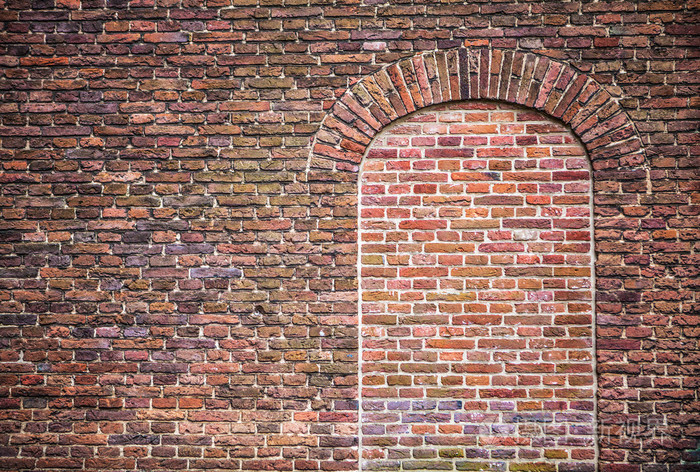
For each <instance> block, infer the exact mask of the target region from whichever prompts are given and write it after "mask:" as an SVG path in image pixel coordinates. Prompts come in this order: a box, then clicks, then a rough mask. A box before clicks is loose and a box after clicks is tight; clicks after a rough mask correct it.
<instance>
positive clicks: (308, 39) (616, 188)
mask: <svg viewBox="0 0 700 472" xmlns="http://www.w3.org/2000/svg"><path fill="white" fill-rule="evenodd" d="M697 9H698V5H697V2H695V1H685V2H646V1H644V2H642V1H639V2H632V1H616V2H546V1H544V2H528V3H520V2H514V1H504V2H490V1H484V2H476V3H468V4H436V3H427V4H421V3H416V2H410V3H400V4H399V3H396V2H389V3H376V2H371V1H367V2H347V3H338V4H333V3H331V4H329V3H327V2H306V3H298V2H297V3H295V4H294V5H292V4H290V3H289V2H287V3H284V2H280V1H276V0H270V1H266V2H252V1H249V0H226V1H206V2H190V1H185V2H182V1H174V0H173V1H170V0H108V1H106V2H105V1H101V0H32V1H29V0H15V1H7V2H5V4H4V5H3V9H2V11H1V12H0V29H1V32H0V70H1V73H0V120H1V122H0V166H1V169H0V185H1V187H0V214H1V216H2V218H1V219H0V225H1V226H0V324H1V325H2V326H0V333H1V334H0V407H2V410H0V458H1V460H0V467H1V468H5V469H9V470H51V471H53V470H66V469H73V470H185V469H189V470H212V469H214V470H245V471H258V470H355V469H357V461H358V453H359V451H358V440H359V432H358V426H359V410H358V403H359V400H360V393H359V392H358V376H357V371H358V368H359V360H358V338H359V335H358V327H359V319H358V272H357V262H358V259H357V256H358V244H357V233H358V226H357V225H358V214H357V210H358V198H357V197H358V178H359V170H360V164H361V163H362V162H363V157H364V156H365V153H366V152H367V151H368V148H369V146H370V143H371V141H372V139H373V138H375V136H376V135H377V134H378V133H379V132H380V131H381V130H382V129H384V128H386V127H387V126H390V125H391V124H392V123H394V122H396V121H397V120H399V119H401V118H402V117H404V116H406V115H408V114H409V113H413V112H419V113H421V110H423V109H424V108H426V107H429V106H434V105H439V104H443V103H446V102H465V101H474V100H481V101H483V100H497V101H500V102H505V103H507V104H508V105H501V106H510V107H513V106H516V105H519V106H524V107H526V108H527V109H528V110H530V111H533V110H538V111H539V112H541V113H544V115H545V116H546V117H547V118H546V119H547V120H551V117H553V118H554V119H558V120H561V121H562V122H563V123H565V124H566V125H567V126H569V127H570V128H571V129H572V131H573V133H574V135H575V136H576V137H577V138H578V139H580V140H581V142H582V144H583V146H584V148H585V151H586V153H587V155H588V158H589V159H590V160H591V169H592V182H593V187H592V194H593V208H594V212H593V213H594V215H593V216H594V241H595V243H594V245H595V254H596V262H595V272H596V289H595V301H596V306H595V322H596V326H595V328H596V333H595V339H594V340H595V346H596V356H597V371H598V375H597V392H598V397H597V422H598V430H599V444H598V446H599V456H598V463H599V469H600V470H601V471H604V472H656V471H666V472H671V471H684V470H697V462H698V460H700V457H699V456H698V452H697V444H698V437H699V434H700V433H698V423H699V422H700V417H699V414H698V393H697V392H698V378H699V376H698V372H699V369H698V365H699V362H698V361H699V359H700V356H698V334H699V332H698V324H699V322H700V321H699V320H700V316H699V315H698V300H697V291H698V290H697V289H698V283H697V280H698V269H697V266H698V256H697V244H698V243H697V241H698V229H697V228H698V224H697V216H698V181H699V180H700V179H698V172H697V169H698V167H699V166H698V160H697V156H698V147H697V133H696V130H697V128H698V113H697V108H698V103H699V100H698V93H697V79H698V57H697V45H698V35H697V32H698V31H697V26H696V24H697ZM467 103H469V102H467ZM482 103H483V102H482ZM543 119H544V118H543ZM548 122H549V121H548ZM472 131H474V130H472ZM461 132H462V131H461ZM464 132H466V129H465V131H464ZM470 132H471V131H470ZM435 159H437V160H442V159H443V157H442V156H440V157H438V156H436V157H435ZM509 159H510V157H509ZM489 160H491V159H490V158H489ZM365 162H367V160H366V161H365ZM466 171H469V172H478V170H471V169H468V170H465V172H464V173H465V176H464V177H465V178H467V177H468V176H467V175H466V173H467V172H466ZM421 172H422V171H421ZM426 172H427V171H426ZM553 172H556V171H553ZM577 172H579V171H577ZM567 178H576V179H578V178H581V176H580V175H578V174H576V175H570V176H568V177H567ZM464 182H467V181H464ZM432 183H433V182H430V181H429V182H426V183H425V184H426V185H428V186H426V187H424V188H423V190H421V191H431V189H432V187H430V184H432ZM435 184H436V185H437V183H435ZM426 195H430V194H426ZM491 196H492V195H484V197H491ZM533 196H537V197H540V196H541V195H533ZM485 202H488V200H485V201H484V205H486V203H485ZM500 205H502V206H503V207H504V208H508V206H509V205H508V204H506V203H501V204H500ZM535 206H536V205H535ZM504 221H505V220H504ZM528 229H537V228H528ZM408 230H409V228H407V229H406V231H408ZM427 231H432V230H427ZM469 349H470V348H466V347H465V350H464V352H469ZM465 365H466V364H465ZM555 462H557V460H554V461H550V462H547V463H546V464H544V465H541V466H540V467H541V468H542V469H543V470H547V468H548V467H550V466H551V465H552V464H553V463H555ZM560 462H561V461H560ZM418 465H420V464H418ZM517 467H518V466H517V465H516V464H512V469H513V470H517Z"/></svg>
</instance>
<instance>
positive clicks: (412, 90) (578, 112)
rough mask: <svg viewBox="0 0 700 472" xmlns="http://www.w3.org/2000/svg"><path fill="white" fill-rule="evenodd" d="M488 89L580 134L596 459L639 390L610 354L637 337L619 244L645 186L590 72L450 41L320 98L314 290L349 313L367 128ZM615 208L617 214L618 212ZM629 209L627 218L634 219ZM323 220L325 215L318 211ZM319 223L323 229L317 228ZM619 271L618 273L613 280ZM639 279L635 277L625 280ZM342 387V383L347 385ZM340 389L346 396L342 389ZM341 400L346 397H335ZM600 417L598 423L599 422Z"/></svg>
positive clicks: (347, 318)
mask: <svg viewBox="0 0 700 472" xmlns="http://www.w3.org/2000/svg"><path fill="white" fill-rule="evenodd" d="M478 99H490V100H500V101H504V102H508V103H513V104H518V105H522V106H525V107H528V108H533V109H536V110H539V111H541V112H544V113H545V114H547V115H549V116H551V117H554V118H556V119H558V120H561V121H562V122H563V123H565V124H566V125H568V126H569V127H570V128H571V130H572V132H573V133H574V134H575V135H576V136H577V137H578V138H579V139H580V140H581V142H582V143H583V145H584V147H585V149H586V151H587V153H588V157H589V158H590V160H591V165H592V169H593V182H594V188H593V194H594V217H595V219H594V225H595V241H596V243H595V244H596V245H595V250H596V254H597V265H596V278H597V286H596V290H595V295H596V326H597V334H596V342H597V345H596V354H597V358H598V361H599V364H598V373H599V377H598V422H599V430H600V431H601V433H602V434H601V436H600V438H599V441H600V452H599V454H600V455H599V460H600V461H601V462H602V463H606V462H610V463H613V462H616V461H618V460H620V458H621V457H624V454H623V455H622V456H621V455H620V451H621V450H623V449H626V448H629V447H630V446H629V444H630V443H629V442H626V438H625V437H624V435H625V434H627V432H626V431H625V430H624V429H620V428H616V427H614V426H613V427H611V428H607V425H619V424H620V423H621V422H624V421H625V420H626V419H629V418H631V417H634V415H633V413H634V412H635V411H636V410H634V409H633V408H632V407H630V405H632V404H633V403H634V402H635V401H639V400H640V398H639V394H638V393H635V392H624V393H623V394H622V397H623V398H624V400H625V402H626V403H623V404H622V405H621V404H620V402H619V401H618V399H619V398H622V397H621V393H620V387H626V386H628V382H627V379H628V378H629V377H631V376H634V375H635V371H634V370H629V369H626V368H625V366H622V365H621V364H620V363H621V362H625V361H627V356H628V353H630V352H631V351H639V350H640V346H641V341H640V340H639V339H638V338H632V337H630V338H627V337H626V336H625V333H626V329H627V327H630V326H635V325H639V324H640V323H641V320H640V317H639V313H640V312H641V311H642V310H643V309H644V308H643V307H642V303H641V301H642V298H641V297H642V296H641V292H642V291H643V287H644V284H643V283H641V280H642V279H643V275H642V274H641V273H640V270H639V267H638V265H639V264H640V263H641V262H640V258H639V255H640V254H641V251H642V249H641V248H640V247H639V245H635V244H629V243H628V242H627V241H626V240H625V237H624V235H623V232H624V231H625V230H635V229H637V228H640V227H641V221H640V218H641V216H643V215H644V213H645V212H644V211H637V209H639V208H641V206H642V204H643V197H642V195H643V194H645V193H646V192H647V182H648V179H647V177H648V176H647V171H646V169H645V167H644V166H645V164H646V162H645V155H644V150H643V147H642V142H641V140H640V138H639V136H638V134H637V131H636V128H635V126H634V124H633V123H632V121H631V119H630V118H629V116H628V115H627V114H626V113H625V112H624V111H623V110H622V109H621V107H620V106H619V104H618V103H617V101H616V100H615V98H614V97H613V96H612V95H611V94H610V93H609V92H608V91H607V90H606V89H605V87H604V86H603V85H601V84H600V83H598V82H597V81H596V80H594V79H593V78H592V77H590V76H588V75H586V74H585V73H582V72H580V71H578V70H576V69H575V68H573V67H572V66H570V65H568V64H565V63H563V62H560V61H557V60H554V59H551V58H548V57H544V56H540V55H536V54H532V53H524V52H520V51H509V50H497V49H486V48H484V49H468V48H458V49H452V50H447V51H435V52H428V53H422V54H419V55H416V56H414V57H411V58H407V59H403V60H401V61H399V62H398V63H395V64H392V65H390V66H388V67H385V68H383V69H381V70H379V71H377V72H375V73H374V74H372V75H370V76H367V77H365V78H364V79H362V80H361V81H360V82H358V83H357V84H355V85H354V86H353V87H351V88H350V89H349V90H347V91H346V92H345V93H344V94H343V95H342V96H340V98H339V99H338V100H337V101H336V102H335V104H333V105H332V107H331V108H330V110H329V112H328V114H327V116H326V117H325V119H324V120H323V122H322V125H321V127H320V129H319V130H318V132H317V134H316V138H315V141H314V143H313V148H312V150H311V155H310V158H309V162H308V172H307V177H308V181H309V184H310V191H311V194H312V198H314V197H315V201H316V202H318V204H319V205H320V206H321V207H322V208H323V209H327V210H319V217H320V218H321V221H319V228H318V229H319V235H318V241H319V242H320V243H321V244H322V245H323V251H324V252H325V253H326V254H329V255H330V257H331V261H332V263H330V264H328V265H327V267H326V269H325V270H324V271H323V274H322V275H323V276H325V277H327V278H328V279H329V280H332V281H333V283H332V284H330V286H332V289H329V290H328V293H327V294H323V293H321V294H319V297H320V298H319V299H320V300H323V301H324V302H325V303H326V305H325V307H324V309H326V310H328V311H329V312H331V313H333V315H334V318H333V320H334V322H335V323H336V324H339V325H345V326H347V327H348V329H351V328H352V326H353V323H356V318H354V315H355V314H356V313H357V312H356V309H357V293H356V285H355V284H353V283H351V282H350V281H349V280H348V279H349V278H352V276H353V274H354V275H355V277H356V275H357V267H356V264H357V253H358V248H357V184H358V172H359V164H360V162H361V161H362V159H363V156H364V155H365V153H366V151H367V148H368V146H369V145H370V143H371V141H372V139H373V138H374V137H375V136H376V135H377V133H378V132H379V131H381V130H382V129H383V128H384V127H385V126H386V125H388V124H389V123H392V122H394V121H396V120H397V119H399V118H401V117H403V116H405V115H407V114H409V113H412V112H414V111H416V110H419V109H422V108H424V107H428V106H431V105H435V104H440V103H446V102H453V101H460V100H478ZM623 215H624V216H625V218H620V217H621V216H623ZM635 219H636V220H635ZM325 220H327V221H325ZM322 231H325V232H328V233H329V234H331V236H330V237H328V235H327V234H321V232H322ZM621 277H625V282H624V283H623V282H622V281H621ZM637 280H639V281H640V283H636V281H637ZM348 395H349V393H348ZM342 400H343V401H344V400H350V398H349V396H348V397H345V398H344V399H342ZM344 405H345V408H346V409H348V406H347V403H344ZM348 418H355V416H353V415H345V416H342V417H341V416H339V417H338V419H337V421H338V424H337V426H336V431H337V432H339V433H340V434H339V435H338V436H339V437H337V438H336V440H335V442H336V443H337V444H329V445H333V446H336V447H344V446H347V445H349V444H352V443H353V441H349V438H348V440H343V438H342V437H340V436H345V435H347V434H349V432H351V431H353V429H352V427H351V425H350V424H349V423H345V424H347V426H344V423H343V422H345V421H348ZM601 425H602V428H601Z"/></svg>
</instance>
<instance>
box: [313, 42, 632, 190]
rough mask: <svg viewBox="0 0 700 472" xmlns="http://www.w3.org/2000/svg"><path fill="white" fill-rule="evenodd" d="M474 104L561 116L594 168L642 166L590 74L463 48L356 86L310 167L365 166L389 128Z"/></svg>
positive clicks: (622, 118) (336, 109)
mask: <svg viewBox="0 0 700 472" xmlns="http://www.w3.org/2000/svg"><path fill="white" fill-rule="evenodd" d="M469 99H480V100H484V99H486V100H500V101H505V102H510V103H516V104H519V105H524V106H526V107H530V108H535V109H537V110H540V111H543V112H545V113H547V114H548V115H550V116H553V117H555V118H558V119H560V120H561V121H563V122H564V123H566V124H567V125H569V126H570V127H571V129H572V131H573V132H574V133H575V134H576V135H577V136H578V137H579V138H580V139H581V141H582V142H583V144H584V146H585V147H586V150H587V151H588V153H589V157H590V159H591V161H592V162H593V168H594V169H595V170H603V169H616V168H619V167H627V166H638V165H640V164H642V163H643V162H644V153H643V149H642V145H641V140H640V138H639V136H638V134H637V131H636V129H635V127H634V124H633V123H632V121H631V120H630V118H629V116H628V115H627V114H626V113H625V112H624V111H622V109H621V108H620V106H619V105H618V104H617V102H616V101H615V99H614V98H613V97H612V96H611V95H610V94H609V93H608V92H607V91H606V90H605V88H604V87H603V86H602V85H601V84H599V83H598V82H596V81H595V80H593V79H592V78H591V77H589V76H587V75H585V74H582V73H580V72H578V71H577V70H575V69H574V68H573V67H571V66H569V65H567V64H565V63H562V62H558V61H555V60H553V59H550V58H548V57H544V56H538V55H535V54H531V53H524V52H520V51H503V50H499V49H486V48H483V49H467V48H460V49H451V50H446V51H433V52H427V53H423V54H420V55H417V56H414V57H412V58H407V59H403V60H401V61H399V62H398V63H394V64H392V65H390V66H388V67H386V68H383V69H381V70H379V71H377V72H375V73H374V74H372V75H370V76H368V77H366V78H364V79H363V80H361V81H360V82H358V83H357V84H355V85H354V86H353V87H352V88H351V89H349V90H348V91H347V92H346V93H345V94H344V95H343V96H342V97H341V98H340V99H339V100H338V101H337V102H336V103H335V105H334V106H333V108H332V109H331V111H330V113H329V114H328V115H327V116H326V118H325V120H324V121H323V123H322V124H321V128H320V130H319V132H318V134H317V137H316V142H315V143H314V146H313V149H312V156H311V161H310V169H311V170H312V171H313V170H314V169H329V168H333V164H332V163H330V162H328V161H335V162H336V164H335V165H336V166H337V165H338V163H349V164H359V163H360V161H361V160H362V156H363V155H364V153H365V150H366V149H367V146H368V145H369V143H370V141H371V140H372V138H373V137H374V136H375V135H376V134H377V133H378V132H379V131H380V130H381V129H382V128H383V127H384V126H386V125H387V124H389V123H391V122H393V121H396V120H397V119H399V118H401V117H402V116H405V115H407V114H409V113H412V112H414V111H416V110H419V109H421V108H424V107H427V106H430V105H435V104H440V103H445V102H450V101H457V100H469ZM340 168H345V166H343V165H342V164H340ZM597 176H598V178H599V179H604V178H605V174H604V173H602V172H599V173H598V174H597Z"/></svg>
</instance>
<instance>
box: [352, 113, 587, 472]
mask: <svg viewBox="0 0 700 472" xmlns="http://www.w3.org/2000/svg"><path fill="white" fill-rule="evenodd" d="M360 175H361V177H360V200H361V202H360V271H361V281H360V284H361V288H360V291H361V300H362V302H361V335H362V337H361V343H362V347H361V351H362V354H361V355H362V358H361V359H362V360H361V387H362V394H361V417H362V419H361V421H362V423H361V427H362V437H361V454H362V457H363V462H364V465H363V470H374V469H378V468H379V469H382V470H385V469H389V470H398V469H399V468H402V470H404V469H405V470H412V469H416V468H420V469H429V470H454V469H455V468H456V470H476V469H473V468H477V469H478V468H479V467H486V468H488V470H507V469H508V467H510V469H508V470H535V469H536V470H542V471H549V470H551V471H555V470H561V471H564V470H577V471H588V470H594V469H595V465H594V463H595V462H594V459H595V436H594V424H595V411H594V409H595V401H594V397H595V379H594V365H593V359H594V346H593V325H592V323H593V301H592V290H591V288H592V286H593V283H592V269H591V267H592V262H593V261H592V257H593V256H592V254H593V252H592V224H591V174H590V165H589V160H588V158H587V157H586V152H585V151H584V149H583V147H582V146H581V145H580V143H579V142H578V141H577V140H576V138H575V137H574V136H573V134H572V133H571V132H570V131H569V130H567V129H566V128H565V127H564V126H563V125H561V124H559V123H556V122H554V121H553V120H552V119H550V118H547V117H545V116H544V115H542V114H540V113H538V112H534V111H532V110H525V109H520V108H515V107H513V106H510V105H497V104H495V103H492V102H462V103H457V104H450V105H441V106H438V107H433V108H428V109H425V110H423V111H420V112H418V113H416V114H413V115H411V116H410V117H408V118H407V119H404V120H401V121H398V122H396V123H395V124H393V125H391V126H390V127H388V128H386V129H385V130H384V131H382V133H380V134H379V135H378V137H377V138H375V141H374V143H373V144H372V145H371V146H370V148H369V151H368V153H367V157H366V160H365V161H364V163H363V167H362V170H361V174H360Z"/></svg>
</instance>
